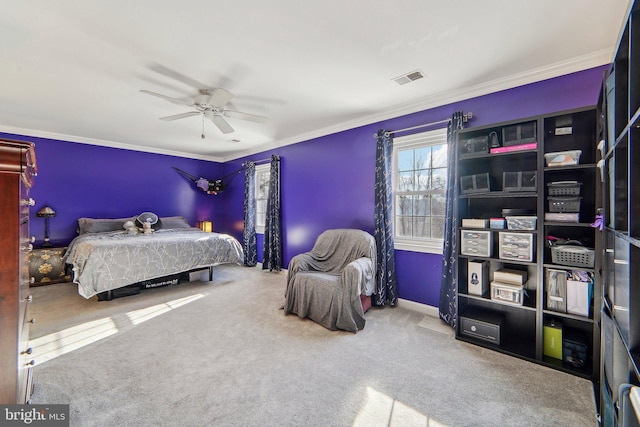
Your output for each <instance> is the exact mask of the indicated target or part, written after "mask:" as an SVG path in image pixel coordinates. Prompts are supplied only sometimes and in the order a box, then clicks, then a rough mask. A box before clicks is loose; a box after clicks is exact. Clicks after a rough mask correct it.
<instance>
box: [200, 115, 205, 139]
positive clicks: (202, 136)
mask: <svg viewBox="0 0 640 427" xmlns="http://www.w3.org/2000/svg"><path fill="white" fill-rule="evenodd" d="M200 137H201V138H202V139H204V114H202V135H200Z"/></svg>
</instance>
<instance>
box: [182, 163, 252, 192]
mask: <svg viewBox="0 0 640 427" xmlns="http://www.w3.org/2000/svg"><path fill="white" fill-rule="evenodd" d="M173 168H174V169H175V170H176V171H177V172H178V173H179V174H180V175H182V176H184V177H185V178H187V179H188V180H189V181H191V182H192V183H194V184H195V185H196V187H197V188H199V189H200V190H202V191H204V192H205V193H207V194H213V195H216V194H218V193H220V192H222V191H223V190H224V189H225V187H226V186H227V185H229V183H230V182H231V181H232V180H233V178H235V177H236V175H238V174H239V173H240V172H242V171H243V170H244V167H241V168H240V169H238V170H237V171H235V172H231V173H230V174H228V175H225V176H223V177H222V178H220V179H215V180H211V179H207V178H202V177H197V176H195V175H191V174H190V173H189V172H185V171H183V170H182V169H178V168H176V167H173ZM229 177H231V178H229ZM225 180H227V181H225Z"/></svg>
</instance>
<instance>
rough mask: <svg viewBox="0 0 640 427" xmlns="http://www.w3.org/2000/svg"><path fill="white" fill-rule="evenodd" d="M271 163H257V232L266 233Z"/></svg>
mask: <svg viewBox="0 0 640 427" xmlns="http://www.w3.org/2000/svg"><path fill="white" fill-rule="evenodd" d="M270 166H271V165H270V164H269V163H267V164H265V165H256V179H255V182H256V193H255V194H256V233H264V226H265V223H266V217H267V197H268V196H269V178H270V177H269V172H270Z"/></svg>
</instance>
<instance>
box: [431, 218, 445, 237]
mask: <svg viewBox="0 0 640 427" xmlns="http://www.w3.org/2000/svg"><path fill="white" fill-rule="evenodd" d="M431 237H432V238H434V239H443V238H444V217H443V216H432V217H431Z"/></svg>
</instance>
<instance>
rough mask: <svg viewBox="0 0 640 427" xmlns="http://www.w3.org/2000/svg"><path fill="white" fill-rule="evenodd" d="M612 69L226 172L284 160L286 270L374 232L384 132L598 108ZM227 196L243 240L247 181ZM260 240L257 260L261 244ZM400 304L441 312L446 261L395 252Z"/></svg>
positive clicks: (303, 146)
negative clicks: (339, 241) (328, 236)
mask: <svg viewBox="0 0 640 427" xmlns="http://www.w3.org/2000/svg"><path fill="white" fill-rule="evenodd" d="M604 69H605V67H597V68H593V69H590V70H585V71H582V72H579V73H574V74H570V75H567V76H562V77H558V78H554V79H550V80H545V81H542V82H538V83H533V84H529V85H525V86H521V87H517V88H513V89H509V90H505V91H500V92H496V93H492V94H489V95H485V96H480V97H477V98H472V99H468V100H464V101H460V102H456V103H453V104H449V105H445V106H441V107H437V108H433V109H430V110H426V111H422V112H418V113H414V114H410V115H406V116H403V117H399V118H395V119H391V120H386V121H384V122H380V123H375V124H372V125H367V126H362V127H359V128H356V129H350V130H347V131H344V132H339V133H336V134H332V135H328V136H324V137H321V138H316V139H313V140H310V141H304V142H301V143H297V144H294V145H289V146H286V147H282V148H278V149H275V150H270V151H266V152H263V153H259V154H255V155H253V156H249V157H246V158H243V159H238V160H235V161H232V162H228V163H225V165H224V171H225V173H230V172H231V171H233V170H235V169H238V168H239V167H240V166H241V163H242V162H244V161H246V160H248V159H263V158H268V157H269V156H270V155H271V154H278V155H280V158H281V177H282V179H281V180H282V188H281V197H282V223H283V226H282V229H283V244H284V248H283V256H284V264H285V265H284V266H285V267H286V265H288V263H289V260H290V259H291V258H292V257H293V256H294V255H296V254H298V253H301V252H304V251H307V250H309V249H310V248H311V247H312V246H313V243H314V241H315V238H316V237H317V236H318V235H319V234H320V233H321V232H322V231H323V230H325V229H328V228H360V229H363V230H365V231H368V232H371V233H373V198H374V194H373V189H374V166H375V141H374V138H373V134H374V133H375V132H376V131H377V130H378V129H380V128H384V129H401V128H405V127H411V126H418V125H420V124H423V123H430V122H434V121H440V120H443V119H445V118H448V117H450V116H451V114H452V113H453V112H454V111H458V110H463V111H464V112H473V114H474V118H473V120H472V121H471V122H469V123H468V124H467V127H475V126H483V125H487V124H491V123H499V122H502V121H508V120H519V119H521V118H526V117H530V116H535V115H539V114H547V113H553V112H557V111H562V110H568V109H572V108H580V107H585V106H592V105H595V104H596V102H597V100H598V94H599V91H600V83H601V79H602V75H603V71H604ZM233 184H234V185H231V186H230V187H229V188H228V189H227V191H225V193H224V194H223V198H222V199H223V203H224V208H223V210H224V215H225V216H224V222H225V224H226V227H225V228H227V229H229V230H230V232H232V233H233V234H234V235H236V236H237V237H239V238H241V237H242V223H243V212H242V200H243V191H244V190H243V185H244V184H243V179H242V178H238V179H236V180H235V181H234V183H233ZM260 237H261V236H260V235H259V239H258V259H259V260H261V259H262V253H261V251H262V240H261V239H260ZM396 263H397V264H396V265H397V274H398V293H399V296H400V297H401V298H405V299H408V300H411V301H416V302H420V303H424V304H428V305H431V306H437V305H438V301H439V293H440V274H441V263H442V257H441V256H440V255H432V254H423V253H416V252H408V251H396Z"/></svg>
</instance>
